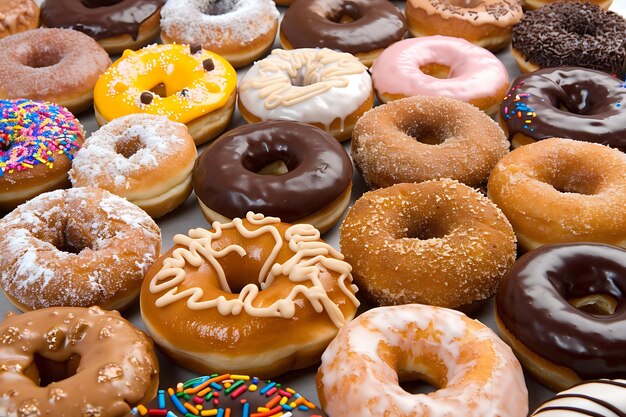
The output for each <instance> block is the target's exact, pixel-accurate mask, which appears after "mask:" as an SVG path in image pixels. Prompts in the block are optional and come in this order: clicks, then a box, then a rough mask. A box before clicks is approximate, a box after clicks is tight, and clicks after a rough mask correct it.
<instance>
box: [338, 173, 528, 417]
mask: <svg viewBox="0 0 626 417" xmlns="http://www.w3.org/2000/svg"><path fill="white" fill-rule="evenodd" d="M340 245H341V250H342V252H343V253H344V254H345V257H346V262H348V263H349V264H350V265H352V268H353V274H354V281H355V283H356V284H357V285H358V287H359V288H360V289H361V290H362V291H363V292H364V294H365V297H366V298H367V299H368V300H369V301H371V302H372V303H373V304H374V305H399V304H410V303H420V304H431V305H437V306H441V307H449V308H456V309H462V310H465V311H470V310H473V309H475V308H476V307H478V306H480V304H481V302H482V301H483V300H485V299H487V298H489V297H491V296H492V295H494V294H495V293H496V290H497V288H498V285H499V283H500V281H501V279H502V277H503V276H504V273H505V272H506V271H507V270H508V269H509V267H510V266H511V265H513V262H514V261H515V255H516V252H515V250H516V247H515V235H514V234H513V229H512V228H511V225H510V224H509V222H508V221H507V220H506V218H505V217H504V215H503V214H502V212H501V211H500V210H499V209H498V208H497V207H496V206H495V205H494V204H493V203H492V202H491V201H489V200H488V199H487V198H486V197H484V196H483V195H482V194H480V193H479V192H478V191H476V190H474V189H472V188H469V187H467V186H465V185H463V184H460V183H458V182H456V181H452V180H448V179H444V180H439V181H427V182H422V183H420V184H396V185H393V186H391V187H388V188H383V189H380V190H376V191H370V192H367V193H365V194H363V196H362V197H361V198H359V199H358V200H357V201H356V203H354V205H353V206H352V207H351V208H350V210H349V211H348V214H347V215H346V218H345V219H344V221H343V223H342V225H341V230H340ZM331 414H332V413H331ZM355 415H357V414H355ZM333 417H335V416H334V415H333Z"/></svg>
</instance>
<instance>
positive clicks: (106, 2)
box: [80, 0, 124, 9]
mask: <svg viewBox="0 0 626 417" xmlns="http://www.w3.org/2000/svg"><path fill="white" fill-rule="evenodd" d="M123 1H124V0H80V2H81V4H82V5H83V6H85V7H86V8H88V9H97V8H99V7H107V6H113V5H115V4H118V3H121V2H123Z"/></svg>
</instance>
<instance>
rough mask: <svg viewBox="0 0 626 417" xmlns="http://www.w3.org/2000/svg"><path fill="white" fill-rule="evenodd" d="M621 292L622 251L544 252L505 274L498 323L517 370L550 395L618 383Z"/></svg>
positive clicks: (563, 247)
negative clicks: (594, 382)
mask: <svg viewBox="0 0 626 417" xmlns="http://www.w3.org/2000/svg"><path fill="white" fill-rule="evenodd" d="M625 293H626V250H624V249H622V248H619V247H616V246H610V245H604V244H598V243H574V244H557V245H545V246H542V247H541V248H539V249H536V250H534V251H532V252H529V253H527V254H525V255H523V256H522V257H521V258H520V259H519V260H518V261H517V262H516V263H515V265H513V267H512V268H511V270H510V271H509V272H507V274H506V277H505V279H504V281H503V282H502V285H501V287H500V289H499V290H498V294H497V296H496V321H497V324H498V328H499V330H500V334H501V335H502V338H503V339H504V340H505V341H506V342H507V343H508V344H509V345H511V347H512V348H513V350H514V351H515V352H516V354H517V356H518V357H519V358H520V361H521V362H522V365H524V367H525V368H526V369H527V370H528V371H529V372H530V373H531V375H532V376H533V377H534V378H535V379H536V380H537V381H539V382H540V383H542V384H544V385H546V386H548V387H549V388H551V389H553V390H555V391H560V390H564V389H567V388H569V387H571V386H573V385H575V384H578V383H580V382H582V381H584V380H589V379H595V378H623V377H624V376H626V358H625V357H624V350H625V349H626V320H624V317H625V316H626V304H625V303H624V294H625ZM590 415H592V414H590ZM593 415H596V414H593ZM602 415H605V414H602Z"/></svg>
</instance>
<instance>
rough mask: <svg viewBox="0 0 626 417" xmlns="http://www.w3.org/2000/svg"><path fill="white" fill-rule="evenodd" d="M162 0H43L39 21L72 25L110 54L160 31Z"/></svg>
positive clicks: (139, 43)
mask: <svg viewBox="0 0 626 417" xmlns="http://www.w3.org/2000/svg"><path fill="white" fill-rule="evenodd" d="M164 2H165V0H44V2H43V4H42V5H41V23H42V24H43V25H44V26H47V27H55V28H68V29H75V30H79V31H81V32H84V33H86V34H87V35H89V36H91V37H92V38H94V39H96V40H97V41H98V43H100V45H102V47H103V48H104V49H106V51H107V52H108V53H110V54H119V53H121V52H122V51H124V50H125V49H137V48H141V47H142V46H144V45H146V44H148V42H150V41H151V40H152V39H154V38H156V37H157V35H158V34H159V10H160V9H161V6H163V3H164Z"/></svg>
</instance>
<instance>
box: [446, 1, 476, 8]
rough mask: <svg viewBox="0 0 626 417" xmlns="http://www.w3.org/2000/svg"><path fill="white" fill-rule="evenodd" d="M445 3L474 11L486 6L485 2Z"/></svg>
mask: <svg viewBox="0 0 626 417" xmlns="http://www.w3.org/2000/svg"><path fill="white" fill-rule="evenodd" d="M444 3H448V4H449V5H451V6H456V7H461V8H465V9H473V8H475V7H478V6H482V5H483V4H485V1H484V0H444Z"/></svg>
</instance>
